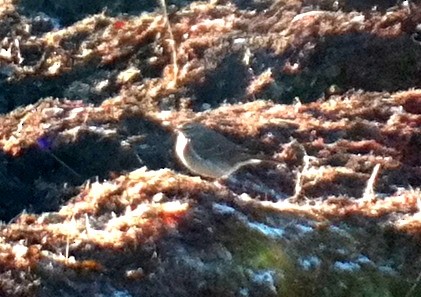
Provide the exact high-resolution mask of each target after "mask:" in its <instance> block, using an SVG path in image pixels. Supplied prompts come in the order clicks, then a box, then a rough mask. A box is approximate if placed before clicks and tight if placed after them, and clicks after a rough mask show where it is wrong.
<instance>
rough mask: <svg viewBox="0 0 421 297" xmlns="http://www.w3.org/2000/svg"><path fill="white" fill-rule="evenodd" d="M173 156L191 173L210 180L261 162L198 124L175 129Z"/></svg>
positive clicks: (240, 147)
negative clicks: (174, 154) (175, 137)
mask: <svg viewBox="0 0 421 297" xmlns="http://www.w3.org/2000/svg"><path fill="white" fill-rule="evenodd" d="M175 153H176V155H177V157H178V158H179V159H180V161H181V163H183V165H184V166H185V167H186V168H187V169H189V170H190V171H191V172H193V173H195V174H198V175H201V176H204V177H210V178H220V177H226V176H229V175H230V174H232V173H234V172H235V171H237V170H238V169H240V168H241V167H243V166H245V165H249V164H259V163H261V162H262V161H264V160H262V159H259V158H258V157H256V156H254V155H253V154H251V153H250V152H249V151H248V150H247V149H246V148H244V147H242V146H240V145H238V144H236V143H234V142H232V141H231V140H229V139H228V138H226V137H225V136H223V135H222V134H220V133H218V132H216V131H214V130H212V129H209V128H207V127H205V126H204V125H202V124H198V123H189V124H186V125H183V126H182V127H180V128H179V129H178V131H177V140H176V145H175Z"/></svg>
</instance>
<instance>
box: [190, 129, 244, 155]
mask: <svg viewBox="0 0 421 297" xmlns="http://www.w3.org/2000/svg"><path fill="white" fill-rule="evenodd" d="M208 133H209V137H211V138H212V141H192V142H191V143H190V144H191V145H192V148H193V149H194V151H195V152H196V153H197V154H199V155H201V157H203V158H205V159H229V158H235V159H239V160H236V161H237V162H238V161H243V160H247V159H250V158H252V155H251V154H249V152H248V151H247V149H245V148H243V147H242V146H239V145H237V144H235V143H234V142H232V141H231V140H229V139H228V138H226V137H225V136H223V135H221V134H219V133H217V132H214V131H210V132H208Z"/></svg>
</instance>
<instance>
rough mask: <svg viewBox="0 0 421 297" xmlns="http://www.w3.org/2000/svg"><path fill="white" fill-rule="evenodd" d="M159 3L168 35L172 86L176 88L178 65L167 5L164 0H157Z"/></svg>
mask: <svg viewBox="0 0 421 297" xmlns="http://www.w3.org/2000/svg"><path fill="white" fill-rule="evenodd" d="M159 3H160V5H161V8H162V11H163V14H164V18H165V23H166V25H167V30H168V34H169V35H170V47H171V60H172V64H173V72H172V73H173V76H174V80H173V84H174V86H177V83H178V64H177V49H176V47H175V39H174V34H173V32H172V28H171V23H170V20H169V18H168V11H167V4H166V3H165V0H159Z"/></svg>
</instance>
